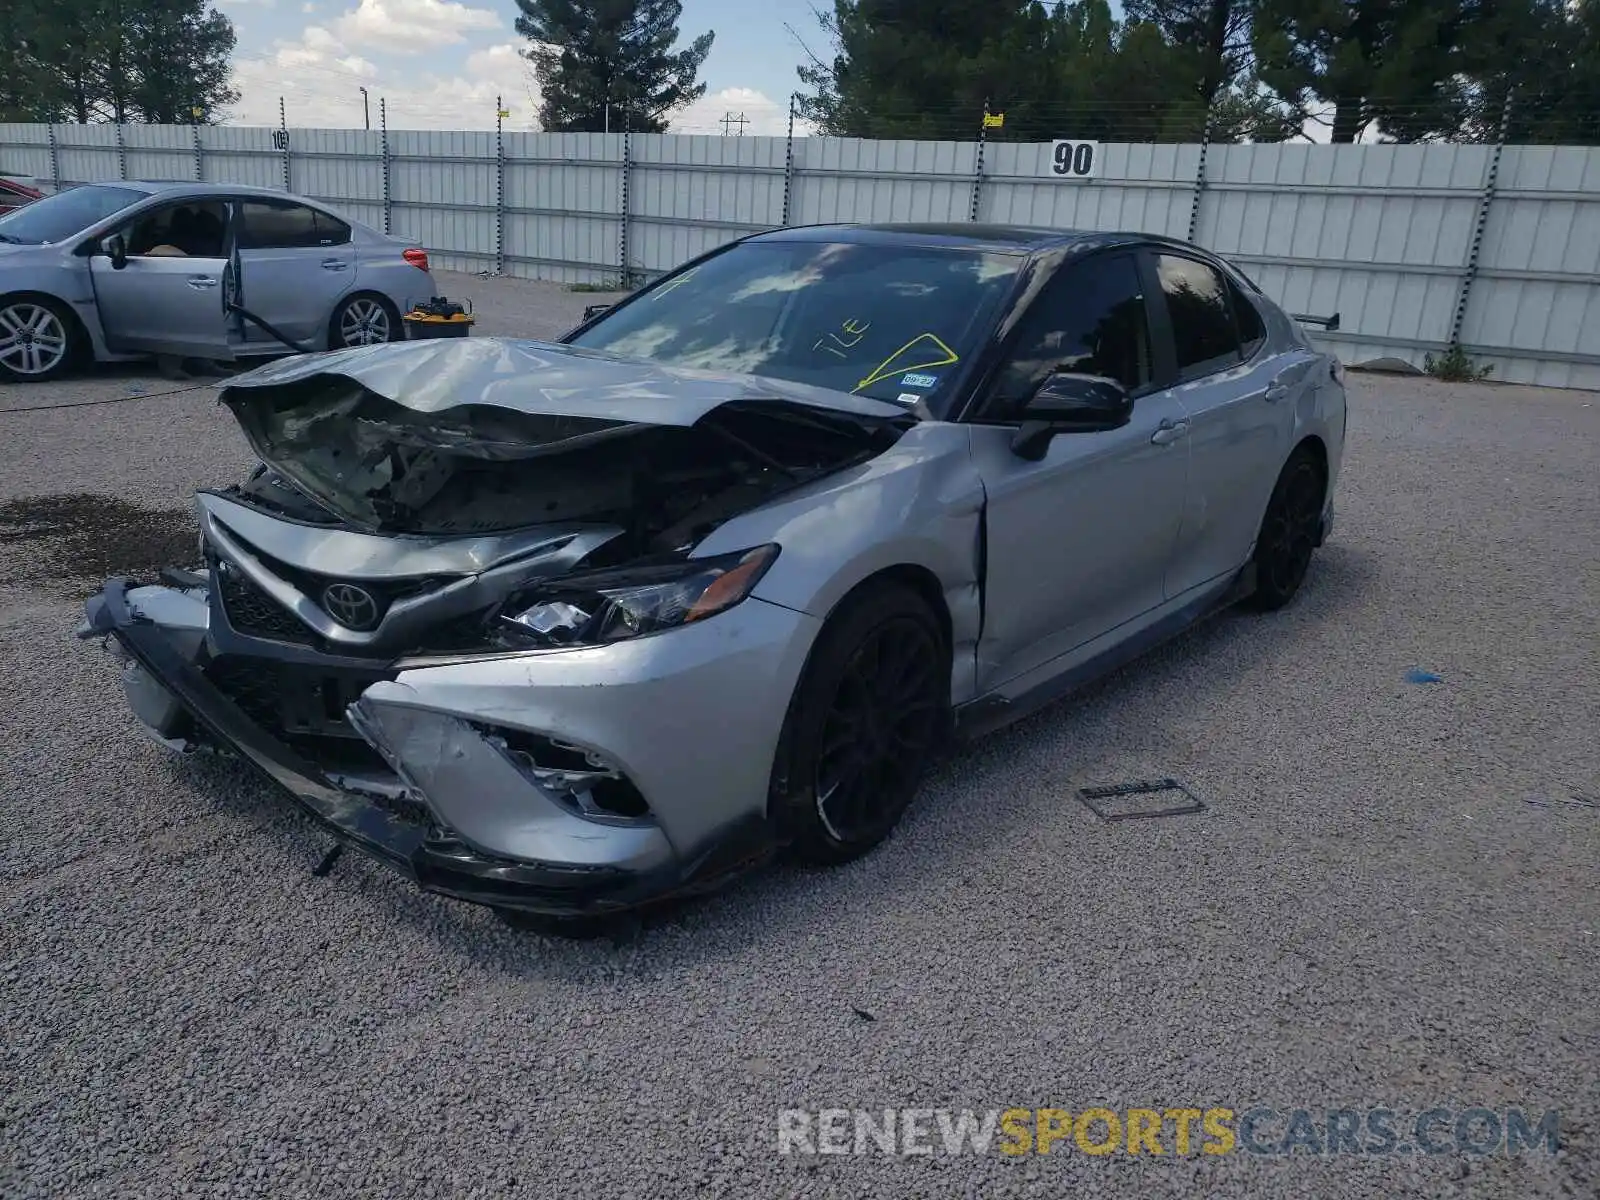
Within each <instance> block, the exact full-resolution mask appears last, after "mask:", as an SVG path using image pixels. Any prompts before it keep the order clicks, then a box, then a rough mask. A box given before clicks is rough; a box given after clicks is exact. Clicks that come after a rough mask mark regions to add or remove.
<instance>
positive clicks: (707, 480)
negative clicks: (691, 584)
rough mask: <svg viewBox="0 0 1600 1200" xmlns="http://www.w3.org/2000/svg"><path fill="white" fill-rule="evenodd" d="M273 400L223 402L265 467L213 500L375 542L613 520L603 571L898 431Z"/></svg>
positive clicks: (367, 400) (867, 422)
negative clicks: (342, 529)
mask: <svg viewBox="0 0 1600 1200" xmlns="http://www.w3.org/2000/svg"><path fill="white" fill-rule="evenodd" d="M285 391H289V395H284V394H283V393H279V394H277V395H275V396H268V397H257V396H249V397H247V398H245V399H235V400H234V401H233V407H234V410H235V413H236V415H237V416H238V418H239V420H240V423H241V425H242V426H243V427H244V429H245V432H246V434H247V436H248V437H249V438H250V440H251V442H252V444H253V445H254V446H255V449H256V451H257V453H258V454H259V455H260V456H261V458H262V459H263V460H264V462H265V463H266V464H268V465H267V466H266V467H265V468H264V469H262V470H260V471H258V472H257V473H256V474H255V475H254V476H252V477H251V479H250V480H249V481H248V482H246V483H245V484H244V485H243V486H242V487H239V488H237V489H230V491H229V492H228V493H225V494H231V495H233V496H235V497H236V498H238V499H240V500H243V501H245V502H247V503H252V504H255V505H259V506H261V507H264V508H267V509H270V510H273V511H276V512H280V513H282V514H283V515H285V516H288V517H290V518H291V519H293V520H297V521H310V522H314V523H318V524H329V525H344V526H346V527H349V528H352V529H358V530H361V531H364V532H370V533H383V534H424V535H432V536H441V535H443V536H452V535H454V536H471V535H479V534H486V533H499V532H504V531H507V530H512V529H521V528H527V527H529V526H533V525H540V524H546V523H557V522H568V521H600V522H607V523H615V524H618V525H621V526H622V527H623V529H624V530H625V531H626V532H625V535H624V536H623V537H622V538H620V539H618V540H617V541H616V542H615V543H613V544H611V545H610V546H608V548H607V554H606V561H607V563H616V562H621V561H626V560H629V559H633V558H639V557H646V556H649V557H653V556H657V555H663V554H665V555H681V554H686V553H688V552H689V551H690V550H691V549H692V548H693V547H694V545H695V544H696V543H697V542H699V541H701V540H702V539H703V538H704V537H705V536H706V535H707V534H708V533H710V532H711V531H712V530H713V529H715V528H716V527H717V526H718V525H720V524H721V523H722V522H724V521H726V520H727V519H729V518H730V517H733V516H736V515H737V514H739V513H741V512H744V511H746V510H748V509H750V508H753V507H755V506H756V505H759V504H761V503H763V502H765V501H766V500H768V499H770V498H772V497H773V496H775V495H778V494H779V493H781V492H784V491H787V490H790V489H792V488H795V487H799V486H801V485H803V484H805V483H808V482H810V481H811V480H813V479H817V478H819V477H821V476H824V475H828V474H831V473H833V472H835V471H838V470H842V469H844V468H846V467H849V466H852V465H854V464H856V463H860V462H864V461H866V460H868V459H870V458H873V457H875V456H876V455H878V454H880V453H882V452H883V451H884V450H886V449H887V448H888V447H889V446H892V445H893V444H894V443H895V441H896V440H898V437H899V432H900V430H899V429H897V428H895V423H891V422H886V421H881V420H874V419H872V418H866V417H856V416H852V415H850V414H844V413H830V412H825V411H821V410H817V409H808V408H802V407H800V406H798V405H778V404H772V403H770V402H769V403H763V404H759V405H756V404H749V405H743V406H741V405H738V404H730V405H725V406H723V407H721V408H719V409H716V410H714V411H713V412H711V413H709V414H707V415H706V416H705V417H704V418H702V419H701V420H700V421H699V422H697V423H696V424H694V425H693V426H689V427H679V426H657V425H640V424H622V423H618V422H612V421H599V420H590V419H586V418H576V417H566V416H543V415H535V414H526V413H519V412H514V411H510V410H507V409H500V408H493V407H489V406H484V405H475V406H463V407H461V408H458V409H452V410H450V411H448V412H446V413H443V414H431V413H419V412H416V411H413V410H411V409H408V408H405V407H402V406H401V405H399V404H396V403H394V402H393V401H390V400H387V399H385V398H384V397H382V396H379V395H377V394H376V393H373V392H370V391H368V390H367V389H365V388H364V387H362V386H361V385H360V384H357V383H355V382H353V381H350V380H346V379H341V378H337V377H326V376H325V377H319V378H317V379H315V380H313V381H310V382H309V383H308V385H303V386H301V387H298V388H295V389H293V390H292V391H290V390H289V389H285ZM592 565H600V564H599V563H595V564H592Z"/></svg>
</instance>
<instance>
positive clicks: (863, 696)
mask: <svg viewBox="0 0 1600 1200" xmlns="http://www.w3.org/2000/svg"><path fill="white" fill-rule="evenodd" d="M847 604H848V607H847V608H845V609H844V610H842V611H840V612H839V613H837V614H836V615H835V616H834V617H833V618H832V619H830V621H829V622H828V624H827V626H826V627H825V628H824V629H823V631H822V634H821V636H820V637H819V638H818V640H817V644H816V646H815V648H814V649H813V650H812V652H811V657H810V660H809V661H808V662H807V664H806V669H805V672H804V674H803V675H802V676H801V679H800V683H799V686H798V687H796V689H795V694H794V698H793V699H792V700H791V701H790V704H789V713H788V716H787V718H786V719H785V721H784V727H783V733H782V735H781V736H780V738H779V740H778V752H777V755H776V760H775V762H774V764H773V773H772V785H771V793H770V800H769V808H770V811H771V813H772V816H773V819H774V821H775V823H776V825H777V829H778V834H779V837H780V838H781V839H782V840H783V841H784V842H785V843H786V845H787V850H788V853H789V856H790V857H792V858H794V859H797V860H799V861H801V862H804V863H809V864H811V865H815V866H832V865H835V864H839V863H845V862H849V861H851V860H852V859H856V858H860V857H861V856H862V855H864V854H866V853H867V852H868V851H870V850H872V849H873V848H874V847H876V846H877V845H878V844H879V843H880V842H882V841H883V840H884V839H885V838H886V837H888V836H889V834H890V832H891V831H892V830H893V829H894V827H895V826H896V825H897V824H898V823H899V821H900V818H901V815H902V814H903V813H904V812H905V810H906V808H907V807H908V806H909V805H910V803H911V801H912V800H913V799H914V798H915V796H916V794H917V789H918V788H919V787H920V785H921V783H922V777H923V774H924V772H925V771H926V769H927V765H928V762H929V760H930V759H931V758H932V757H933V754H934V752H935V750H936V749H937V746H938V743H939V740H940V737H941V736H942V734H943V732H944V730H945V728H946V724H947V720H948V717H949V712H950V665H949V664H950V653H949V649H948V647H947V646H946V642H945V635H944V630H943V628H942V626H941V625H940V623H939V620H938V618H937V617H936V616H935V615H934V613H933V611H932V610H931V609H930V608H929V606H928V604H927V602H926V601H925V600H923V599H922V597H921V596H919V595H917V593H916V592H914V591H912V590H911V589H910V588H908V587H905V586H903V585H901V584H895V583H885V584H881V585H875V586H873V587H872V588H871V590H870V591H867V592H864V593H862V594H860V595H859V596H857V597H856V598H854V599H852V600H850V601H848V602H847Z"/></svg>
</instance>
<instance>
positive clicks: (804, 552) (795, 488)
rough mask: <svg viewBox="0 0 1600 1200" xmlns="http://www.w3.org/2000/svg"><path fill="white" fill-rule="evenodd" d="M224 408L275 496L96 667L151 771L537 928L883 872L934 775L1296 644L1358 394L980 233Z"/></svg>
mask: <svg viewBox="0 0 1600 1200" xmlns="http://www.w3.org/2000/svg"><path fill="white" fill-rule="evenodd" d="M222 399H223V402H224V403H225V404H227V405H228V407H229V408H230V409H231V410H232V412H233V414H234V416H235V418H236V419H237V420H238V421H239V424H240V427H241V429H242V430H243V432H244V434H245V436H246V438H247V439H248V440H249V442H250V444H251V446H252V448H253V449H254V450H255V452H256V454H257V455H258V456H259V458H260V459H261V460H262V464H263V465H262V466H261V467H260V469H258V470H257V471H256V473H255V474H254V475H252V476H251V477H250V478H249V479H247V480H245V481H244V482H242V483H241V484H239V485H237V486H234V487H230V488H226V489H223V490H217V491H202V492H201V493H199V495H198V496H197V497H196V505H197V508H198V513H199V519H200V528H201V534H202V539H203V553H204V560H203V562H199V563H196V564H194V566H193V569H174V570H169V571H167V572H166V573H165V576H164V578H162V579H161V580H160V581H156V580H129V579H113V580H110V581H109V582H108V583H107V585H106V587H105V588H104V590H103V591H102V592H101V593H100V594H98V595H97V596H95V597H93V598H92V599H91V600H90V601H89V604H88V611H87V614H86V620H85V622H84V625H83V627H82V628H81V629H80V631H79V633H80V636H82V637H85V638H105V639H108V640H109V643H110V644H111V646H112V647H113V649H114V650H115V652H116V653H117V654H118V655H119V656H120V658H121V660H122V662H123V677H122V678H123V687H124V690H125V692H126V695H127V698H128V701H129V703H130V705H131V707H132V708H133V711H134V713H135V715H136V716H137V717H138V719H139V721H140V722H141V723H142V724H143V725H144V727H145V728H146V729H147V730H148V731H149V732H150V733H151V735H152V736H154V737H155V738H156V739H157V740H158V741H160V742H162V743H163V744H165V745H166V746H168V747H170V748H171V749H174V750H178V751H187V750H189V749H192V748H194V747H196V746H203V747H210V748H212V749H221V750H224V751H228V752H231V753H235V754H238V755H241V756H242V757H244V758H245V759H247V760H249V761H251V762H253V763H255V764H256V765H257V766H258V767H260V768H262V769H263V770H264V771H265V772H266V773H267V774H268V775H269V776H271V777H272V778H273V779H275V780H276V781H277V782H278V783H279V784H281V785H282V786H283V787H284V788H285V789H286V790H287V791H288V793H289V794H290V795H292V796H293V797H295V798H296V799H298V800H299V801H300V803H301V804H302V805H303V806H304V808H305V809H307V810H308V811H309V812H310V813H312V814H313V815H314V816H315V817H317V818H318V819H319V820H320V821H321V822H322V823H323V824H324V825H325V826H326V828H328V829H329V830H330V831H331V832H333V833H334V834H335V835H337V836H338V837H340V838H342V839H344V841H345V842H348V843H349V844H352V845H354V846H356V847H358V848H360V849H361V850H363V851H365V852H367V853H369V854H372V855H374V856H375V857H377V858H378V859H380V860H382V861H384V862H387V863H389V864H390V865H392V866H394V867H395V868H397V869H398V870H400V871H402V872H403V873H405V874H406V875H407V876H409V877H410V878H411V879H413V880H414V881H416V882H417V883H418V884H419V885H420V886H421V887H423V888H425V889H427V890H429V891H433V892H437V893H440V894H443V895H447V896H453V897H456V898H458V899H462V900H467V901H472V902H475V903H479V904H486V905H490V906H492V907H494V908H497V909H500V910H502V911H503V912H508V913H511V914H513V915H515V916H516V919H517V920H518V921H526V920H527V914H535V915H536V916H537V917H538V918H539V919H541V920H543V919H548V918H551V917H556V918H563V919H566V920H569V921H570V920H571V919H574V918H577V919H587V918H593V917H595V916H600V915H604V914H608V913H613V912H616V911H619V910H623V909H629V908H636V907H639V906H642V905H645V904H648V903H650V902H653V901H657V900H660V899H661V898H663V897H665V896H670V895H674V894H679V893H686V892H690V891H695V890H699V889H702V888H705V887H710V886H714V885H715V884H716V883H717V882H718V881H720V880H722V879H725V878H726V877H728V876H729V875H730V874H732V873H733V872H735V871H737V870H739V869H740V868H742V867H743V866H746V865H748V864H749V863H751V862H753V861H756V860H759V859H761V858H763V857H765V856H767V855H768V854H770V853H773V852H774V851H784V852H787V853H788V854H791V855H793V856H795V857H797V858H799V859H801V860H803V861H806V862H811V863H818V864H827V863H839V862H844V861H846V860H849V859H852V858H855V857H857V856H859V855H861V854H864V853H866V852H867V851H869V850H871V849H872V847H874V846H876V845H877V844H878V843H879V842H881V841H882V840H883V839H884V838H885V837H886V836H888V834H889V832H890V831H891V830H892V829H893V828H894V826H895V824H896V823H897V822H898V820H899V818H900V816H901V814H902V813H903V812H904V811H905V809H906V807H907V805H908V804H910V802H911V800H912V798H913V797H914V796H915V794H916V792H917V790H918V787H919V785H920V782H921V779H922V776H923V773H924V769H925V767H926V765H927V764H928V762H929V761H930V758H931V756H932V755H933V754H934V753H935V752H936V750H937V749H938V747H939V746H940V745H941V744H942V743H943V742H944V740H945V739H946V737H947V735H950V734H956V735H961V736H968V735H975V734H978V733H981V732H983V731H985V730H988V729H992V728H994V727H996V726H999V725H1002V724H1005V723H1006V722H1009V721H1013V720H1015V719H1016V718H1018V717H1020V716H1022V715H1024V714H1026V713H1029V712H1032V711H1034V710H1035V709H1037V708H1038V707H1039V706H1040V705H1042V704H1045V703H1047V702H1049V701H1051V700H1053V699H1055V698H1057V697H1059V696H1061V695H1063V694H1065V693H1066V692H1068V691H1070V690H1071V689H1073V688H1074V687H1076V686H1078V685H1081V684H1082V683H1084V682H1086V681H1088V680H1090V679H1093V678H1096V677H1097V676H1099V675H1102V674H1104V673H1105V672H1106V671H1109V670H1111V669H1113V668H1115V667H1117V666H1119V665H1121V664H1122V663H1125V662H1127V661H1128V660H1129V659H1130V658H1132V657H1133V656H1135V655H1136V654H1138V653H1140V652H1142V651H1144V650H1146V649H1148V648H1149V647H1151V646H1153V645H1155V644H1157V643H1159V642H1161V641H1162V640H1164V639H1166V638H1169V637H1171V636H1173V635H1174V634H1176V633H1178V632H1180V631H1182V630H1183V629H1185V628H1187V627H1188V626H1189V625H1191V624H1193V623H1194V622H1195V621H1197V620H1199V619H1201V618H1202V617H1204V616H1206V615H1208V614H1211V613H1213V612H1216V611H1217V610H1219V609H1221V608H1224V607H1226V606H1229V605H1231V604H1234V603H1235V602H1240V601H1242V602H1245V603H1248V604H1249V605H1252V606H1254V607H1256V608H1259V609H1275V608H1279V607H1281V606H1283V605H1285V604H1287V603H1289V602H1290V600H1291V599H1292V598H1293V597H1294V595H1295V594H1296V592H1297V591H1298V590H1299V588H1300V585H1301V583H1302V581H1303V580H1304V579H1305V578H1306V573H1307V568H1308V566H1309V564H1310V562H1311V558H1312V552H1313V550H1314V549H1315V548H1316V547H1317V546H1319V545H1320V544H1321V543H1322V540H1323V538H1324V537H1326V536H1327V533H1328V530H1329V528H1330V527H1331V524H1332V520H1333V493H1334V487H1335V484H1336V482H1337V480H1338V475H1339V466H1340V462H1341V460H1342V456H1343V450H1344V437H1345V392H1344V384H1343V372H1342V369H1341V368H1340V366H1339V364H1338V363H1337V361H1336V360H1335V359H1333V358H1332V357H1330V356H1329V355H1327V354H1325V353H1323V352H1321V351H1319V350H1317V349H1315V348H1314V347H1313V346H1312V345H1311V344H1310V342H1309V341H1308V340H1307V338H1306V336H1305V334H1304V333H1303V332H1302V330H1301V329H1300V327H1299V326H1298V325H1297V324H1296V322H1295V321H1294V320H1293V319H1292V318H1291V317H1290V316H1288V315H1287V314H1286V313H1284V312H1283V311H1282V310H1281V309H1280V308H1279V307H1278V306H1277V305H1276V304H1274V303H1273V302H1272V301H1271V300H1269V299H1268V298H1267V297H1266V296H1264V295H1262V294H1261V292H1260V291H1258V290H1257V289H1256V287H1255V286H1254V285H1253V284H1252V283H1251V282H1250V281H1249V280H1248V279H1247V278H1246V277H1245V276H1243V275H1242V274H1241V273H1239V272H1238V271H1237V270H1235V269H1234V268H1233V267H1231V266H1230V265H1229V264H1227V263H1226V262H1223V261H1222V260H1220V259H1218V258H1216V257H1214V256H1212V255H1209V254H1207V253H1205V252H1204V251H1202V250H1198V249H1196V248H1195V247H1193V246H1190V245H1187V244H1185V243H1182V242H1175V241H1170V240H1166V239H1161V238H1154V237H1148V236H1144V235H1140V234H1104V233H1071V232H1062V231H1059V230H1030V229H1009V228H990V227H984V226H979V225H959V226H834V227H816V228H799V229H784V230H779V231H774V232H771V233H765V234H758V235H756V236H754V237H751V238H746V239H744V240H742V241H739V242H736V243H733V244H732V245H730V246H726V247H723V248H721V249H718V250H715V251H713V252H711V253H710V254H708V255H705V256H703V257H701V258H699V259H697V260H695V261H693V262H690V263H688V264H686V265H685V266H683V267H681V268H679V269H678V270H677V271H674V272H672V273H670V274H668V275H666V276H665V277H663V278H662V279H660V280H658V281H657V282H655V283H653V284H651V285H650V286H648V287H646V288H644V289H643V290H641V291H639V292H637V293H635V294H634V295H632V296H631V297H629V298H627V299H626V300H624V301H623V302H622V303H621V304H619V305H617V306H616V307H614V308H611V309H609V310H608V311H604V312H601V313H599V314H598V315H596V316H593V317H592V318H590V319H589V320H587V321H586V322H585V323H584V324H583V325H582V326H580V327H579V328H578V329H577V330H575V331H573V332H572V333H570V334H569V335H567V337H566V338H565V339H563V341H562V342H561V343H559V344H547V343H539V342H520V341H509V340H499V339H494V338H471V339H462V340H454V341H426V342H424V341H411V342H407V343H406V344H404V345H394V346H369V347H365V348H359V349H354V350H345V351H340V352H337V353H333V354H326V355H307V356H304V357H301V358H295V359H288V360H284V361H282V362H278V363H273V364H270V365H267V366H263V367H260V368H258V369H257V370H255V371H252V372H250V373H249V374H248V375H245V376H241V377H239V378H236V379H234V380H232V381H230V385H229V386H228V387H227V388H226V389H225V390H224V391H223V393H222Z"/></svg>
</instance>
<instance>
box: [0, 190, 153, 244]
mask: <svg viewBox="0 0 1600 1200" xmlns="http://www.w3.org/2000/svg"><path fill="white" fill-rule="evenodd" d="M143 199H144V193H143V192H136V191H134V190H133V189H132V188H120V187H103V186H101V185H99V184H92V185H86V186H84V187H75V188H70V189H69V190H67V191H65V192H57V193H56V194H55V195H54V196H46V197H45V198H44V199H43V200H35V201H34V202H33V203H32V204H28V205H25V206H24V207H22V208H19V209H17V210H16V211H15V212H12V213H8V214H7V215H6V216H3V217H0V242H14V243H17V244H19V245H23V246H38V245H41V244H43V243H45V242H59V241H63V240H65V239H66V238H69V237H71V236H72V235H73V234H75V233H82V232H83V231H84V230H85V229H87V228H89V226H91V225H93V224H94V223H95V222H96V221H99V220H101V219H103V218H105V217H109V216H110V215H111V214H112V213H114V212H118V211H120V210H121V209H124V208H127V207H128V205H130V204H132V203H134V202H135V201H138V200H143Z"/></svg>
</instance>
